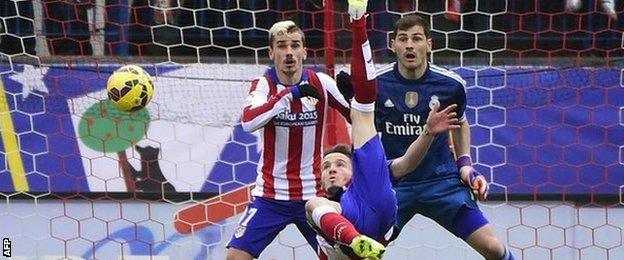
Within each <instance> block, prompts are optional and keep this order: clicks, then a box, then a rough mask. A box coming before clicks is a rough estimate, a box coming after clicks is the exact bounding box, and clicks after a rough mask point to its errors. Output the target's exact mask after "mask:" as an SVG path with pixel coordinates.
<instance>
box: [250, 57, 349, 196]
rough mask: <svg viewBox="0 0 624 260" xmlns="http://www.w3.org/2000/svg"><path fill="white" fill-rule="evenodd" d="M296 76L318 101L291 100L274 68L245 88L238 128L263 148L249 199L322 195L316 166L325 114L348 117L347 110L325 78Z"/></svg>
mask: <svg viewBox="0 0 624 260" xmlns="http://www.w3.org/2000/svg"><path fill="white" fill-rule="evenodd" d="M302 74H303V75H302V79H301V81H300V83H298V84H306V83H307V84H310V85H312V86H314V87H315V88H316V89H317V90H318V93H319V94H321V96H322V100H319V101H318V102H316V99H313V98H306V97H304V98H301V99H293V95H292V93H291V86H285V85H282V84H280V83H279V80H278V79H277V75H276V72H275V69H274V68H271V69H269V70H267V72H266V73H265V75H264V76H263V77H259V78H256V79H254V80H253V82H252V83H251V88H250V90H249V95H248V97H247V101H246V103H245V107H244V109H243V116H242V127H243V129H244V130H245V131H247V132H253V131H256V130H260V131H261V132H260V140H259V142H258V145H261V146H262V148H263V149H262V154H261V156H260V160H259V161H258V168H257V172H258V177H257V178H256V187H255V188H254V189H253V190H252V192H251V194H252V195H253V196H258V197H264V198H270V199H276V200H308V199H311V198H313V197H316V196H323V195H324V191H323V190H322V188H321V169H320V166H321V159H322V158H321V157H322V154H323V153H322V151H321V146H322V141H323V130H324V127H323V126H324V125H325V118H326V114H327V110H328V108H329V107H333V108H335V109H337V110H338V111H339V112H340V113H341V114H342V115H343V116H345V117H346V118H348V114H349V105H348V103H347V101H346V100H345V99H344V97H343V96H342V94H340V92H339V91H338V88H337V87H336V82H335V81H334V80H333V79H332V78H331V77H329V76H328V75H327V74H324V73H320V72H315V71H313V70H310V69H304V71H303V73H302ZM298 84H296V85H298Z"/></svg>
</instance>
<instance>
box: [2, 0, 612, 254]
mask: <svg viewBox="0 0 624 260" xmlns="http://www.w3.org/2000/svg"><path fill="white" fill-rule="evenodd" d="M370 2H371V3H369V11H370V17H369V29H370V30H369V37H370V41H371V46H372V48H373V54H374V58H375V61H376V62H377V63H378V64H380V66H381V65H385V64H387V63H390V62H393V61H394V58H393V55H392V52H391V51H390V50H389V49H388V47H389V39H390V37H389V36H390V33H389V32H390V31H392V29H393V25H394V22H395V21H396V20H397V19H399V18H400V17H401V16H403V15H407V14H412V13H417V14H421V15H424V16H425V18H427V19H428V21H430V23H431V29H432V37H433V52H432V54H431V61H432V62H433V63H435V64H437V65H442V66H445V67H447V68H449V69H451V70H453V71H454V72H456V73H458V74H459V75H460V76H462V77H463V78H464V79H465V80H466V81H467V96H468V108H467V110H466V111H467V112H466V113H467V116H468V120H469V122H470V123H471V126H472V128H471V129H472V130H471V131H472V156H473V160H474V161H475V163H476V168H477V169H478V170H479V171H480V172H482V173H484V174H485V175H486V177H487V179H488V181H489V182H490V183H491V195H490V202H488V203H484V204H481V207H482V209H483V210H484V212H485V213H486V215H487V217H488V218H489V219H490V221H491V223H493V224H494V227H495V229H496V232H497V234H498V236H499V238H501V239H502V240H503V242H504V243H506V244H507V245H508V246H509V248H510V249H511V250H512V252H514V254H515V255H516V256H517V258H523V259H624V246H623V245H622V228H621V227H622V226H624V223H621V221H622V219H624V216H623V215H624V211H622V208H621V207H620V206H621V205H623V204H624V201H623V200H622V194H623V193H624V175H623V174H622V173H623V172H624V155H623V154H624V145H623V144H624V79H623V78H624V70H623V69H621V67H623V66H622V60H621V57H622V56H624V53H623V52H624V43H623V42H624V41H623V38H622V37H623V36H622V31H623V23H622V21H624V18H622V11H621V10H622V7H623V6H622V5H623V3H622V2H621V1H617V2H616V5H615V6H614V7H613V9H612V10H614V11H615V12H616V15H618V16H619V18H620V19H619V20H616V19H613V18H612V17H610V16H611V15H612V13H611V9H608V8H605V7H604V5H603V1H598V0H590V1H583V3H582V5H581V7H580V8H579V9H576V10H569V9H568V10H566V1H563V0H562V1H556V2H553V1H490V0H484V1H471V0H447V1H431V0H420V1H415V0H410V1H370ZM345 12H346V1H344V2H343V1H330V0H325V1H320V0H318V1H317V0H306V1H303V0H301V1H227V0H217V1H183V0H179V1H171V0H153V1H145V0H144V1H128V0H106V1H105V0H81V1H60V0H49V1H3V2H2V3H0V75H1V77H2V81H1V82H0V83H1V84H0V87H2V90H3V91H2V92H3V93H2V96H0V101H2V102H0V118H1V119H2V125H1V129H2V142H1V146H0V195H2V196H3V197H4V198H5V201H4V203H2V204H1V205H2V207H3V210H1V211H0V220H2V221H4V223H5V224H4V225H0V233H2V234H6V235H5V236H6V237H8V238H9V239H10V241H11V242H12V245H13V254H14V256H18V257H21V256H30V257H31V258H37V259H41V258H51V259H56V258H65V257H67V258H87V259H90V258H98V259H99V258H102V259H109V258H118V257H120V256H121V257H123V258H129V257H131V256H141V255H143V256H145V255H152V258H162V259H166V258H171V259H182V258H199V259H206V258H208V259H223V258H225V249H224V246H225V244H226V243H227V241H228V240H229V238H230V237H231V236H232V235H233V234H235V233H236V232H239V230H238V227H239V225H238V223H237V222H238V218H239V217H240V214H241V213H242V212H243V211H244V208H245V206H246V204H247V203H248V201H249V194H248V191H249V190H248V185H249V184H251V183H253V181H254V180H255V177H256V175H255V166H256V162H257V161H258V159H259V154H260V151H259V148H258V147H260V146H259V145H258V144H257V141H256V140H257V138H256V136H255V134H249V133H246V132H244V131H242V129H241V128H240V126H239V122H238V121H239V118H240V113H241V107H242V104H243V102H244V99H245V96H246V94H247V91H248V87H249V84H250V81H251V80H252V79H253V78H254V77H257V76H259V75H261V74H262V73H263V72H264V70H265V69H266V65H267V64H270V61H269V59H268V47H267V41H268V29H269V28H270V26H271V25H272V24H273V23H274V22H276V21H279V20H282V19H291V20H294V21H295V22H296V23H297V24H299V25H300V27H302V28H303V30H304V32H305V35H306V46H307V48H308V59H307V64H306V66H309V67H312V68H314V69H316V70H320V71H327V72H329V73H332V72H333V71H334V70H335V69H339V70H341V69H347V70H348V64H349V58H350V48H351V39H350V35H351V32H350V29H349V17H348V15H347V14H346V13H345ZM130 63H132V64H140V65H141V66H142V67H143V68H145V69H146V70H147V71H148V72H149V73H150V74H151V75H152V76H153V78H154V84H155V86H156V92H155V93H156V94H155V97H154V100H153V101H152V103H151V104H150V105H149V106H148V107H147V110H144V111H143V112H142V113H137V114H133V115H132V116H130V115H127V114H124V113H105V112H104V111H111V109H112V108H111V107H110V104H108V103H107V102H106V101H105V99H106V94H105V82H106V79H107V78H108V76H109V75H110V73H111V72H112V71H114V70H115V69H116V68H118V67H119V66H121V65H122V64H130ZM145 179H147V180H148V181H144V180H145ZM129 180H131V181H130V182H128V181H129ZM132 183H134V184H132ZM171 188H173V189H174V190H175V193H174V192H171V191H172V190H171ZM128 191H130V193H126V192H128ZM118 192H120V193H118ZM128 194H130V195H128ZM213 196H214V197H213ZM50 198H51V199H50ZM449 249H452V250H449ZM413 255H419V256H423V257H424V258H431V259H461V258H463V259H466V258H467V259H479V255H478V254H477V253H476V252H475V251H473V250H472V249H470V248H469V247H468V245H466V244H465V243H464V242H462V241H460V240H458V239H456V238H455V237H453V236H452V235H450V234H449V233H447V232H446V231H444V230H443V229H442V228H440V227H439V226H437V225H436V224H434V222H432V221H430V220H427V219H426V218H424V217H422V216H418V217H416V218H415V219H414V220H412V221H411V222H410V223H408V225H407V227H406V228H405V230H404V232H403V233H402V234H401V236H400V237H399V239H398V240H397V241H396V242H394V243H392V244H391V245H390V249H389V251H388V259H399V258H404V259H409V258H410V256H413ZM425 256H427V257H425ZM313 257H314V254H313V252H312V251H311V250H310V248H309V246H307V244H306V242H305V240H304V239H303V237H302V236H301V235H299V234H298V231H297V230H296V228H294V227H292V226H289V227H288V228H287V229H286V230H285V231H284V232H282V233H281V234H280V235H279V236H278V237H277V238H276V239H275V240H274V241H273V243H272V244H271V245H270V246H269V247H268V248H267V250H266V251H265V252H264V253H263V254H262V255H261V257H260V258H261V259H311V258H313Z"/></svg>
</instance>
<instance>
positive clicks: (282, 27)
mask: <svg viewBox="0 0 624 260" xmlns="http://www.w3.org/2000/svg"><path fill="white" fill-rule="evenodd" d="M295 32H298V33H299V34H301V40H302V41H303V46H305V35H304V34H303V31H302V30H301V28H299V26H297V25H296V24H295V22H293V21H291V20H284V21H279V22H277V23H274V24H273V26H271V29H269V47H273V39H275V36H277V35H282V34H287V33H295Z"/></svg>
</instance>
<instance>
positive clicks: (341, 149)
mask: <svg viewBox="0 0 624 260" xmlns="http://www.w3.org/2000/svg"><path fill="white" fill-rule="evenodd" d="M331 153H341V154H344V155H346V156H347V157H349V158H351V146H350V145H346V144H337V145H334V146H333V147H332V148H329V149H326V150H325V152H323V158H325V156H327V155H328V154H331Z"/></svg>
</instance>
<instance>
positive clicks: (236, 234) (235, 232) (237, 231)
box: [234, 226, 247, 238]
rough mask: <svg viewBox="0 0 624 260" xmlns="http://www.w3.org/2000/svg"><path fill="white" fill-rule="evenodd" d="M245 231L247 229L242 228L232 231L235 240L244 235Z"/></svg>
mask: <svg viewBox="0 0 624 260" xmlns="http://www.w3.org/2000/svg"><path fill="white" fill-rule="evenodd" d="M245 230H247V227H244V226H239V227H238V228H237V229H236V231H234V237H235V238H240V237H242V236H243V235H244V234H245Z"/></svg>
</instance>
